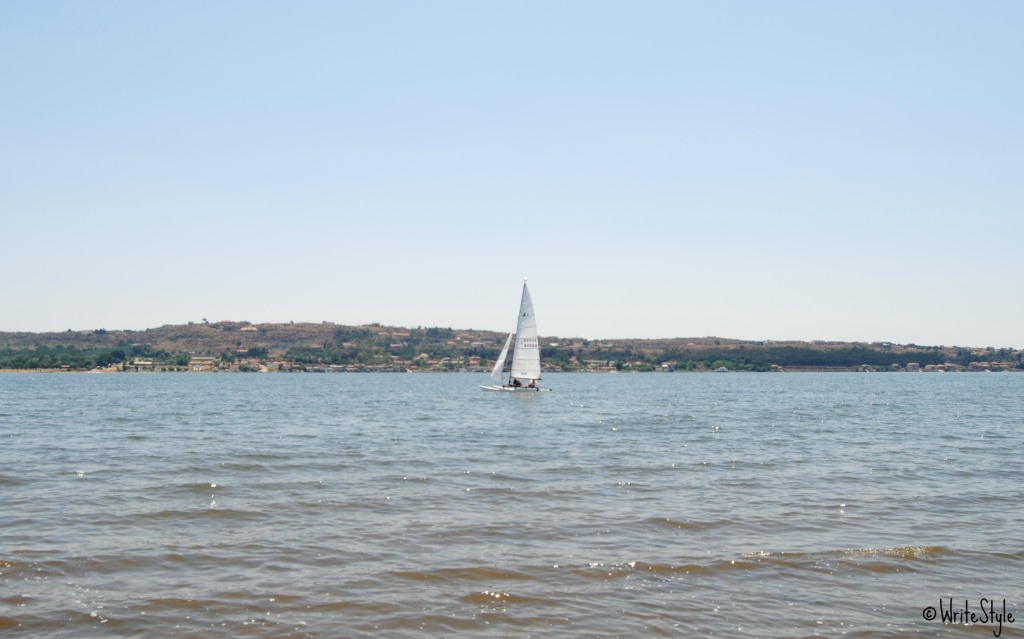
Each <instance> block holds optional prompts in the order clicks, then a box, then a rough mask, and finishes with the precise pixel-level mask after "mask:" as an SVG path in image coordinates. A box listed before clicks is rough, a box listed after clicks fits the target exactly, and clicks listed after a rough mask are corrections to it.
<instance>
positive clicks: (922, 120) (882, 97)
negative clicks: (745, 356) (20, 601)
mask: <svg viewBox="0 0 1024 639" xmlns="http://www.w3.org/2000/svg"><path fill="white" fill-rule="evenodd" d="M1021 24H1024V3H1021V2H1018V1H1016V0H1012V1H999V0H992V1H987V2H983V3H972V2H942V1H937V0H927V1H913V0H901V1H899V2H891V1H885V2H872V1H862V0H858V1H848V2H844V1H837V2H817V1H806V2H803V1H801V2H795V1H776V2H753V1H750V2H745V1H744V2H741V1H730V0H725V1H723V2H706V1H699V2H697V1H695V2H687V1H684V0H678V1H676V0H673V1H665V2H654V1H643V0H641V1H638V2H600V1H592V0H587V1H573V0H563V1H558V2H550V1H545V2H530V1H527V2H516V3H499V2H470V1H466V2H449V1H446V0H438V1H435V2H414V1H412V0H409V1H397V0H394V1H390V0H385V1H382V2H344V1H341V0H330V1H318V0H302V1H300V2H259V1H253V0H244V1H234V0H223V1H218V2H205V1H202V2H190V1H180V2H173V3H155V2H151V3H140V2H135V1H124V2H120V1H114V0H109V1H99V0H97V1H95V2H80V1H77V0H76V1H67V2H63V1H55V0H9V1H7V2H4V3H0V98H2V99H0V331H51V330H67V329H69V328H70V329H73V330H87V329H95V328H106V329H143V328H148V327H155V326H161V325H164V324H178V323H186V322H188V321H196V322H198V321H201V320H202V319H204V318H207V319H209V320H210V321H218V320H235V321H251V322H254V323H262V322H288V321H295V322H307V321H309V322H321V321H330V322H336V323H338V324H363V323H371V322H380V323H382V324H385V325H395V326H407V327H415V326H442V327H452V328H475V329H489V330H495V331H507V330H510V329H512V328H513V327H514V322H515V315H516V311H517V308H518V304H519V296H520V288H521V282H522V279H523V278H524V277H525V278H529V286H530V291H531V294H532V297H533V301H534V304H535V310H536V314H537V319H538V327H539V330H540V333H541V335H545V336H561V337H575V336H578V337H586V338H591V339H602V338H624V337H636V338H670V337H702V336H720V337H727V338H738V339H752V340H762V339H773V340H788V339H798V340H842V341H892V342H898V343H916V344H922V345H947V346H948V345H970V346H997V347H1014V348H1022V347H1024V327H1022V325H1021V324H1022V323H1021V318H1022V317H1024V296H1022V294H1021V290H1020V285H1019V281H1020V276H1021V273H1022V272H1024V250H1022V241H1024V234H1022V231H1024V210H1022V209H1024V116H1022V114H1024V77H1022V70H1024V38H1021V37H1020V25H1021Z"/></svg>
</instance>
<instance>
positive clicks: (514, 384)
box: [512, 377, 523, 388]
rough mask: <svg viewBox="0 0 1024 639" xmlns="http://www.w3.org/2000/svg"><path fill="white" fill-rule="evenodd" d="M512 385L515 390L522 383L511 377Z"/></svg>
mask: <svg viewBox="0 0 1024 639" xmlns="http://www.w3.org/2000/svg"><path fill="white" fill-rule="evenodd" d="M512 385H513V386H515V387H516V388H519V387H520V386H522V385H523V383H522V382H520V381H519V378H518V377H513V378H512Z"/></svg>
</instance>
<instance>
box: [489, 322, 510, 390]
mask: <svg viewBox="0 0 1024 639" xmlns="http://www.w3.org/2000/svg"><path fill="white" fill-rule="evenodd" d="M512 335H514V333H509V334H508V339H507V340H505V348H503V349H501V355H498V361H497V362H495V363H494V369H493V370H491V379H493V380H494V381H496V382H500V381H501V370H502V369H503V368H505V359H506V358H507V357H508V346H509V344H511V343H512Z"/></svg>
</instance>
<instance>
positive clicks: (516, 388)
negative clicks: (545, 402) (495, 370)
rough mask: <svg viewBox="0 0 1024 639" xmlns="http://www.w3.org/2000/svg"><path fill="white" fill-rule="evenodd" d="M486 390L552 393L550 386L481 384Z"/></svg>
mask: <svg viewBox="0 0 1024 639" xmlns="http://www.w3.org/2000/svg"><path fill="white" fill-rule="evenodd" d="M480 388H482V389H483V390H485V391H497V392H505V393H550V392H551V389H550V388H540V387H537V388H529V387H528V386H497V385H494V384H491V385H488V386H480Z"/></svg>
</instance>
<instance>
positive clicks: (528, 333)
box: [511, 280, 540, 380]
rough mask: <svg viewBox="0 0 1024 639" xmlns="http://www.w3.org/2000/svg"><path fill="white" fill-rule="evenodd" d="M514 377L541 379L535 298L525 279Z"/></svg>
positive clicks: (514, 359)
mask: <svg viewBox="0 0 1024 639" xmlns="http://www.w3.org/2000/svg"><path fill="white" fill-rule="evenodd" d="M511 375H512V377H515V378H517V379H535V380H536V379H540V343H539V342H538V340H537V318H536V317H534V315H533V300H531V299H530V290H529V289H528V288H526V280H523V298H522V300H521V301H520V302H519V321H518V324H517V325H516V345H515V349H513V351H512V373H511Z"/></svg>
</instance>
